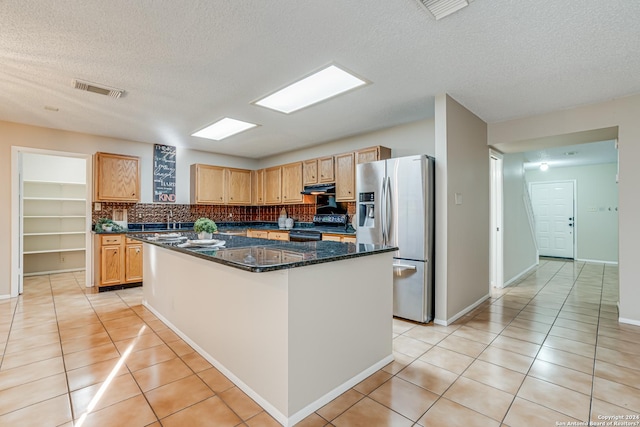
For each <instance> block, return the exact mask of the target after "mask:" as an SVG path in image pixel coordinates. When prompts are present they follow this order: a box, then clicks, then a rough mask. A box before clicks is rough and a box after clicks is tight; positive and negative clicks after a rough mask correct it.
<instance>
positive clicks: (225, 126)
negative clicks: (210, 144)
mask: <svg viewBox="0 0 640 427" xmlns="http://www.w3.org/2000/svg"><path fill="white" fill-rule="evenodd" d="M256 126H258V125H256V124H254V123H248V122H243V121H242V120H236V119H230V118H229V117H225V118H224V119H222V120H218V121H217V122H215V123H214V124H212V125H209V126H207V127H206V128H204V129H201V130H199V131H197V132H196V133H193V134H191V136H197V137H199V138H207V139H213V140H215V141H220V140H221V139H225V138H228V137H230V136H232V135H235V134H237V133H240V132H243V131H245V130H247V129H251V128H253V127H256Z"/></svg>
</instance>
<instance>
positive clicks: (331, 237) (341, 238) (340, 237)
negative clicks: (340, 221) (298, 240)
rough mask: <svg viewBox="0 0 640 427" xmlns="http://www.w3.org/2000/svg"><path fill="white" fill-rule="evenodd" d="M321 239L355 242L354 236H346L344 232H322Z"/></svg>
mask: <svg viewBox="0 0 640 427" xmlns="http://www.w3.org/2000/svg"><path fill="white" fill-rule="evenodd" d="M322 240H325V241H330V242H342V243H355V242H356V236H348V235H344V234H327V233H322Z"/></svg>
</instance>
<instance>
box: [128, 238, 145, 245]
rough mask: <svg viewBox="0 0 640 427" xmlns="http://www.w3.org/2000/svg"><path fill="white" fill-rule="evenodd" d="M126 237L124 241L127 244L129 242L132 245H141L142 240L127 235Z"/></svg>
mask: <svg viewBox="0 0 640 427" xmlns="http://www.w3.org/2000/svg"><path fill="white" fill-rule="evenodd" d="M126 239H127V240H126V243H127V244H128V245H129V244H132V245H141V246H142V242H141V241H139V240H135V239H132V238H131V237H127V238H126Z"/></svg>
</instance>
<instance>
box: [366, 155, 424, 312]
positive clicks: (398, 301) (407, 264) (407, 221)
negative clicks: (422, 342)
mask: <svg viewBox="0 0 640 427" xmlns="http://www.w3.org/2000/svg"><path fill="white" fill-rule="evenodd" d="M434 177H435V160H434V158H433V157H429V156H426V155H420V156H409V157H399V158H394V159H389V160H380V161H377V162H371V163H362V164H359V165H357V168H356V194H357V207H356V208H357V215H356V221H355V222H356V237H357V243H358V244H365V245H367V244H383V245H388V246H397V247H398V248H399V249H398V251H397V252H395V253H394V263H393V315H394V316H397V317H401V318H405V319H410V320H414V321H416V322H422V323H427V322H429V321H431V320H432V319H433V314H434V298H433V293H434V266H433V252H434V216H435V210H434V200H435V198H434Z"/></svg>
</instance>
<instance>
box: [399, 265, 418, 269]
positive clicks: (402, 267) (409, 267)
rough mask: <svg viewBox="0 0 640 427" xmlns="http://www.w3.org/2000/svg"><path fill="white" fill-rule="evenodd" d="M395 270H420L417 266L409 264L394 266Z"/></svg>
mask: <svg viewBox="0 0 640 427" xmlns="http://www.w3.org/2000/svg"><path fill="white" fill-rule="evenodd" d="M393 268H400V269H402V270H417V269H418V268H417V267H416V266H415V265H408V264H393Z"/></svg>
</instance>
